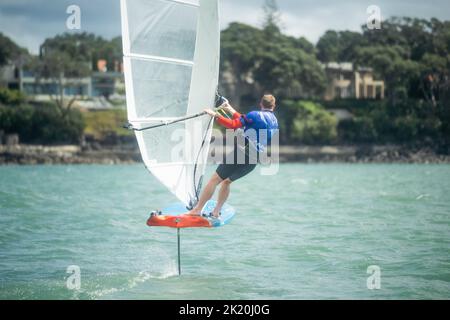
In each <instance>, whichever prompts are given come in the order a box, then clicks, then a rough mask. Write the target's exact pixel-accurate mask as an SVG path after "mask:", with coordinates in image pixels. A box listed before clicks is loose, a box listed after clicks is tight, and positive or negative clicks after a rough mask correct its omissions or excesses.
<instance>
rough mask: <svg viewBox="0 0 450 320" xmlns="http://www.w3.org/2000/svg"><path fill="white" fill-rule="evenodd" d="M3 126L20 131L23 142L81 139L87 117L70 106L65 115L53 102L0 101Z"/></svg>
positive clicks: (57, 141) (0, 123) (74, 140)
mask: <svg viewBox="0 0 450 320" xmlns="http://www.w3.org/2000/svg"><path fill="white" fill-rule="evenodd" d="M0 128H1V129H2V130H4V131H5V132H6V133H18V134H19V136H20V141H22V142H24V143H43V144H55V143H78V142H79V141H80V137H81V135H82V134H83V129H84V120H83V118H82V116H81V114H80V112H79V111H78V110H71V111H70V112H69V114H68V116H67V117H65V118H63V117H61V114H60V110H59V109H58V108H57V107H56V106H54V105H52V104H45V105H40V106H30V105H19V106H14V107H11V106H1V105H0Z"/></svg>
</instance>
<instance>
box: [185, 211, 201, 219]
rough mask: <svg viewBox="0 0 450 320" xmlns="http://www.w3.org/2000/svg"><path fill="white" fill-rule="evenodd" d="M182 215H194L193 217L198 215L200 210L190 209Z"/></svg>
mask: <svg viewBox="0 0 450 320" xmlns="http://www.w3.org/2000/svg"><path fill="white" fill-rule="evenodd" d="M184 215H185V216H194V217H196V216H200V212H198V211H196V210H191V211H189V212H188V213H185V214H184Z"/></svg>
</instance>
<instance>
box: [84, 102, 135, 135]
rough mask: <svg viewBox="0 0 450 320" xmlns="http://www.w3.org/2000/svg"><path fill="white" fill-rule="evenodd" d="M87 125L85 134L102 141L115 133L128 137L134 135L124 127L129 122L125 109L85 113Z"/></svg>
mask: <svg viewBox="0 0 450 320" xmlns="http://www.w3.org/2000/svg"><path fill="white" fill-rule="evenodd" d="M83 118H84V121H85V123H86V127H85V130H84V133H85V134H89V135H92V136H94V137H95V138H97V139H102V138H104V137H105V135H107V134H110V133H115V134H117V135H119V136H128V135H132V134H133V133H132V132H131V131H129V130H127V129H124V128H123V127H122V126H123V125H124V124H125V123H126V122H127V112H126V111H125V110H123V109H111V110H98V111H87V112H83Z"/></svg>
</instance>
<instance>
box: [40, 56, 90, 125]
mask: <svg viewBox="0 0 450 320" xmlns="http://www.w3.org/2000/svg"><path fill="white" fill-rule="evenodd" d="M32 65H33V69H34V73H35V75H36V81H37V82H38V83H39V82H40V81H41V80H42V79H46V80H50V81H51V83H52V84H53V85H54V86H55V87H56V89H57V91H56V92H54V93H50V98H51V100H52V101H54V102H55V104H56V106H57V107H58V109H59V111H60V113H61V116H62V118H66V117H67V115H68V114H69V113H70V110H71V108H72V105H73V103H74V102H75V101H76V100H77V99H79V98H80V97H81V96H82V93H81V92H80V93H79V94H75V95H73V96H72V98H71V99H69V100H68V101H66V99H65V90H66V88H69V87H72V86H74V85H76V84H77V83H79V81H80V79H81V78H83V77H87V76H88V75H89V74H90V67H89V64H88V63H86V62H85V61H82V60H80V59H76V60H74V59H73V58H72V57H71V56H70V54H69V53H67V52H65V51H60V50H46V51H45V54H43V55H42V56H41V57H40V58H38V59H35V60H34V63H33V64H32Z"/></svg>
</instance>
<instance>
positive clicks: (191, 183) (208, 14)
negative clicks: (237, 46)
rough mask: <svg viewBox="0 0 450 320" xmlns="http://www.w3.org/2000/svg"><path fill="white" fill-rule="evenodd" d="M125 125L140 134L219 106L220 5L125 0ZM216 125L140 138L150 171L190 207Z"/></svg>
mask: <svg viewBox="0 0 450 320" xmlns="http://www.w3.org/2000/svg"><path fill="white" fill-rule="evenodd" d="M121 15H122V38H123V53H124V72H125V86H126V96H127V110H128V120H129V121H130V123H132V124H133V126H135V127H136V128H142V127H144V126H146V125H148V124H154V123H155V124H158V123H164V122H169V121H171V120H176V119H180V118H183V117H185V116H187V115H192V114H197V113H199V112H200V111H201V110H203V109H204V108H205V107H208V106H210V107H212V106H213V105H214V97H215V91H216V88H217V82H218V70H219V41H220V31H219V18H218V0H121ZM211 129H212V125H211V119H210V118H209V117H199V118H196V119H191V120H189V121H184V122H179V123H176V124H171V125H168V126H161V127H158V128H155V129H152V130H149V131H139V132H138V131H137V132H136V139H137V141H138V145H139V149H140V151H141V155H142V160H143V161H144V163H145V165H146V167H147V169H148V170H149V171H150V172H151V173H152V174H153V175H154V176H155V177H156V178H157V179H158V180H159V181H160V182H161V183H162V184H163V185H164V186H165V187H166V188H167V189H168V190H169V191H171V192H172V193H173V194H174V195H175V196H176V197H177V198H178V199H180V200H181V201H182V202H184V203H185V204H186V205H189V204H191V205H192V204H193V203H195V200H196V198H197V197H198V193H199V189H200V184H201V181H202V176H203V174H204V170H205V165H206V159H207V154H208V150H209V140H210V136H211Z"/></svg>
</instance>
